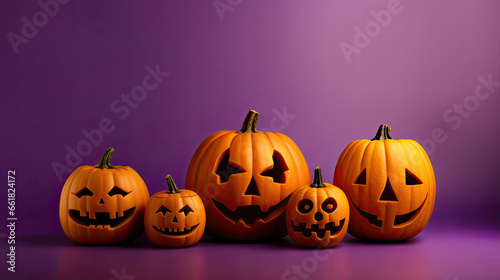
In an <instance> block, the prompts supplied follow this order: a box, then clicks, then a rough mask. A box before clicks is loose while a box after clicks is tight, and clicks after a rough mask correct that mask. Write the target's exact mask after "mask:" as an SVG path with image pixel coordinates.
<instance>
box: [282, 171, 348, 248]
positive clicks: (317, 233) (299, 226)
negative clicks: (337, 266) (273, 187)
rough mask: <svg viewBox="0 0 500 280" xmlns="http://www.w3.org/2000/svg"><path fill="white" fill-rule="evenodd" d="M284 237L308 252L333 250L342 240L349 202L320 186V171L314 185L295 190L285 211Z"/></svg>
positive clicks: (340, 193) (334, 190)
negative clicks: (319, 249)
mask: <svg viewBox="0 0 500 280" xmlns="http://www.w3.org/2000/svg"><path fill="white" fill-rule="evenodd" d="M286 222H287V224H286V226H287V230H288V235H289V236H290V238H291V239H292V241H293V242H295V244H297V245H299V246H302V247H308V248H328V247H333V246H335V245H337V244H339V243H340V241H342V239H344V236H345V234H346V232H347V225H348V224H349V202H348V201H347V197H346V196H345V194H344V192H343V191H342V190H341V189H339V188H337V187H336V186H334V185H331V184H326V183H323V176H322V175H321V168H320V167H316V169H315V170H314V182H313V183H312V184H311V185H305V186H302V187H300V188H298V189H297V190H295V191H294V192H293V194H292V196H291V197H290V201H288V207H287V210H286Z"/></svg>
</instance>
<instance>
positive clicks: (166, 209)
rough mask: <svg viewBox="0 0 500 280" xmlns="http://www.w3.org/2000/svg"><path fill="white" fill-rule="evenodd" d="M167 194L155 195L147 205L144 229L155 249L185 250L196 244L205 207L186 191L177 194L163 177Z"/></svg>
mask: <svg viewBox="0 0 500 280" xmlns="http://www.w3.org/2000/svg"><path fill="white" fill-rule="evenodd" d="M167 185H168V190H167V191H161V192H158V193H155V194H154V195H153V196H152V197H151V198H150V199H149V201H148V204H147V206H146V212H145V214H144V215H145V216H144V227H145V228H146V234H147V236H148V238H149V240H150V241H151V242H153V243H154V244H156V245H158V246H167V247H188V246H191V245H194V244H196V243H197V242H198V241H200V239H201V237H202V236H203V231H204V230H205V224H206V216H205V207H203V202H202V201H201V199H200V197H199V196H198V195H197V194H196V193H195V192H193V191H190V190H179V189H178V188H177V186H176V185H175V182H174V180H173V179H172V176H170V175H167Z"/></svg>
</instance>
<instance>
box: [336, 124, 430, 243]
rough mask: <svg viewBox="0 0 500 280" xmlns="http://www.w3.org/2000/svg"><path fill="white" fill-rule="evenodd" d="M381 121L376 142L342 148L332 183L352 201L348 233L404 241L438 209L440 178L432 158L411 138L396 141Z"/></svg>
mask: <svg viewBox="0 0 500 280" xmlns="http://www.w3.org/2000/svg"><path fill="white" fill-rule="evenodd" d="M389 131H390V127H389V126H387V125H381V126H380V127H379V130H378V132H377V135H376V136H375V138H373V139H372V140H368V139H363V140H356V141H354V142H352V143H351V144H349V145H348V146H347V147H346V148H345V150H344V151H343V152H342V154H341V156H340V158H339V160H338V162H337V166H336V168H335V174H334V184H335V185H337V186H338V187H340V188H341V189H342V190H343V191H344V192H345V193H346V194H347V197H348V199H349V203H350V208H351V222H350V223H349V229H348V231H349V233H350V234H352V235H354V236H356V237H358V238H362V239H375V240H404V239H408V238H411V237H414V236H415V235H417V234H418V233H419V232H421V231H422V230H423V229H424V227H425V226H426V224H427V222H428V221H429V219H430V217H431V214H432V210H433V208H434V200H435V195H436V182H435V178H434V171H433V169H432V165H431V162H430V160H429V157H428V156H427V154H426V153H425V151H424V149H423V148H422V146H420V145H419V144H418V143H417V142H416V141H413V140H410V139H404V140H395V139H392V137H391V135H390V133H389Z"/></svg>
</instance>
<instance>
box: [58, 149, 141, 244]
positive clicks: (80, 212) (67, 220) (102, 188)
mask: <svg viewBox="0 0 500 280" xmlns="http://www.w3.org/2000/svg"><path fill="white" fill-rule="evenodd" d="M114 151H115V150H114V149H113V148H108V149H107V150H106V152H105V153H104V154H103V156H102V157H101V160H100V161H99V163H98V164H96V165H95V166H91V165H84V166H80V167H78V168H77V169H76V170H75V171H73V173H71V175H70V176H69V178H68V179H67V180H66V182H65V183H64V187H63V189H62V192H61V199H60V202H59V219H60V222H61V226H62V228H63V230H64V233H66V235H67V236H68V237H69V238H70V239H72V240H74V241H76V242H78V243H82V244H89V245H104V244H116V243H121V242H125V241H130V240H133V239H135V238H137V237H139V235H141V234H142V233H143V232H144V227H143V226H144V222H143V218H144V209H145V208H146V203H147V201H148V198H149V192H148V189H147V187H146V184H145V183H144V181H143V180H142V178H141V177H140V176H139V174H137V172H135V171H134V170H133V169H132V168H131V167H129V166H113V165H111V163H110V160H111V156H112V155H113V152H114Z"/></svg>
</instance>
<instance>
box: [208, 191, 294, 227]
mask: <svg viewBox="0 0 500 280" xmlns="http://www.w3.org/2000/svg"><path fill="white" fill-rule="evenodd" d="M289 198H290V195H289V196H287V197H286V198H285V199H283V200H282V201H280V202H279V203H278V204H276V205H274V206H271V207H269V209H268V210H267V211H265V212H264V211H262V210H261V209H260V206H259V205H247V206H238V207H236V209H235V210H234V211H231V210H230V209H229V208H227V206H226V205H224V204H223V203H221V202H219V201H217V200H215V199H213V198H212V202H213V203H214V205H215V207H216V208H217V210H219V212H221V213H222V215H224V216H225V217H227V218H229V219H231V220H232V221H233V222H234V223H235V224H237V223H238V221H239V220H242V221H243V222H244V223H245V224H250V225H252V226H253V225H254V224H255V223H256V222H257V221H259V220H262V221H264V222H267V221H268V220H270V219H271V218H269V216H270V215H271V214H272V213H274V212H282V211H284V210H285V208H286V205H287V203H288V199H289ZM273 218H274V217H273Z"/></svg>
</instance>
